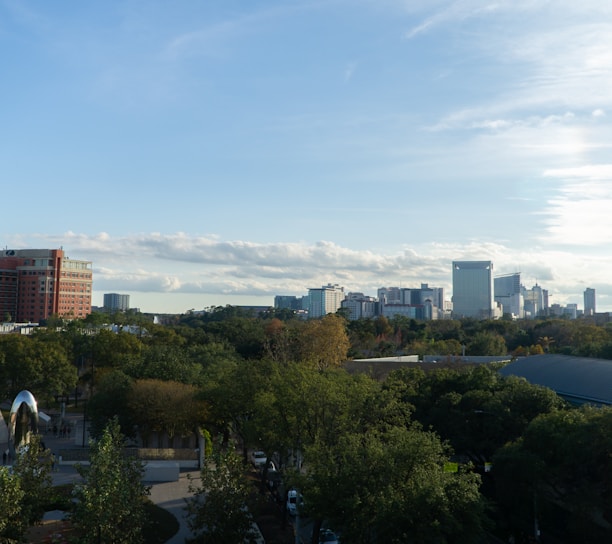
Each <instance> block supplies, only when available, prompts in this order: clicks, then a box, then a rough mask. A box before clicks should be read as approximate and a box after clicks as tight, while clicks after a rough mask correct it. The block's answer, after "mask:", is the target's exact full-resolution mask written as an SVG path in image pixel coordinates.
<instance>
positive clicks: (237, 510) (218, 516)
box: [186, 447, 252, 544]
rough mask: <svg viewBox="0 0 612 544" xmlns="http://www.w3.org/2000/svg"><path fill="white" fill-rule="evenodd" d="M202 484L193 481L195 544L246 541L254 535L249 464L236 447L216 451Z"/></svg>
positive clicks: (190, 507)
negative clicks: (246, 465)
mask: <svg viewBox="0 0 612 544" xmlns="http://www.w3.org/2000/svg"><path fill="white" fill-rule="evenodd" d="M200 476H201V484H200V485H195V484H194V482H193V481H192V482H191V485H190V491H191V492H192V493H193V494H194V495H193V497H192V498H190V499H188V500H187V506H186V510H187V513H188V518H187V522H188V524H189V527H190V529H191V531H192V532H193V534H194V537H193V538H191V539H189V540H188V542H192V543H198V542H202V543H209V542H210V543H211V544H212V543H215V544H216V543H218V542H228V543H229V542H236V543H238V542H246V539H247V538H249V536H252V533H251V522H252V516H251V514H250V512H249V509H248V497H249V492H250V490H251V488H250V485H249V483H248V480H247V475H246V472H245V465H244V463H243V462H242V460H241V458H240V457H239V456H238V455H237V454H236V452H235V450H234V448H233V447H230V448H229V449H227V450H221V449H215V451H214V453H213V455H212V456H211V457H208V458H206V459H205V461H204V465H203V466H202V469H201V471H200Z"/></svg>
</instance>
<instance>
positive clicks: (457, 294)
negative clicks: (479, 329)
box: [453, 261, 496, 319]
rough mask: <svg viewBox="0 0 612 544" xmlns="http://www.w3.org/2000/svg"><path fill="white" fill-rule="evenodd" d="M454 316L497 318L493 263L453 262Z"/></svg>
mask: <svg viewBox="0 0 612 544" xmlns="http://www.w3.org/2000/svg"><path fill="white" fill-rule="evenodd" d="M453 316H454V317H455V318H461V317H474V318H476V319H491V318H493V317H496V315H495V303H494V300H493V263H492V262H491V261H453Z"/></svg>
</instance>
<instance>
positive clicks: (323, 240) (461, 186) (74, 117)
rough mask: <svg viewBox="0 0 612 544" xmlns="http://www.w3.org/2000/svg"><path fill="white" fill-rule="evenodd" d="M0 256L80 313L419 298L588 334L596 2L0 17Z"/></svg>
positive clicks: (608, 199) (597, 264)
mask: <svg viewBox="0 0 612 544" xmlns="http://www.w3.org/2000/svg"><path fill="white" fill-rule="evenodd" d="M0 69H1V72H0V180H1V187H2V191H1V193H0V194H1V197H0V203H1V208H0V209H1V212H0V244H1V245H2V246H3V247H4V248H8V249H27V248H50V249H52V248H59V247H62V248H64V250H65V251H66V253H67V255H68V257H70V258H72V259H80V260H88V261H91V262H92V267H93V273H94V294H93V304H94V305H102V303H103V294H104V293H122V294H129V295H130V305H131V306H132V307H136V308H140V309H141V310H142V311H144V312H153V313H155V312H159V313H162V312H168V313H183V312H186V311H188V310H190V309H196V310H199V309H203V308H206V307H209V306H216V305H226V304H231V305H240V304H247V305H250V304H257V305H272V304H273V301H274V296H275V295H296V296H302V295H305V294H307V292H308V289H309V288H313V287H320V286H321V285H326V284H328V283H333V284H339V285H342V286H343V287H344V288H345V291H347V292H351V291H352V292H362V293H365V294H366V295H371V296H376V292H377V289H378V288H380V287H383V286H386V287H390V286H400V287H419V286H420V284H421V283H428V284H429V285H430V286H433V287H444V289H445V294H446V298H447V299H450V297H451V296H452V265H451V263H452V261H453V260H491V261H493V263H494V272H495V274H506V273H513V272H520V273H521V276H522V283H523V284H524V285H525V286H526V287H527V288H531V287H532V286H533V285H535V284H536V283H537V284H538V285H541V286H542V287H543V288H545V289H548V291H549V293H550V303H551V304H555V303H557V304H561V305H565V304H567V303H576V304H578V306H579V308H582V307H583V292H584V290H585V289H586V288H587V287H590V288H594V289H596V292H597V311H612V274H610V271H611V270H612V251H610V250H611V248H612V212H611V211H610V210H612V149H611V148H612V125H611V123H610V120H611V118H612V93H611V92H610V89H612V3H610V2H604V1H602V0H582V1H581V2H576V1H575V0H555V2H551V1H550V0H495V1H493V0H492V1H487V0H458V1H452V0H282V1H280V0H279V1H272V0H248V1H247V0H208V1H206V2H202V1H201V0H174V1H173V2H167V1H158V0H146V1H145V0H105V1H104V2H74V1H71V2H68V1H65V0H54V1H53V2H47V1H45V0H31V1H22V0H0Z"/></svg>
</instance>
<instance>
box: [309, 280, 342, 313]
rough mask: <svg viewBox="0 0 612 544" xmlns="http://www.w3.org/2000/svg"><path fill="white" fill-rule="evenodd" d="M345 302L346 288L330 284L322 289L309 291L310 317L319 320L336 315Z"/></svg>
mask: <svg viewBox="0 0 612 544" xmlns="http://www.w3.org/2000/svg"><path fill="white" fill-rule="evenodd" d="M343 300H344V287H340V286H339V285H336V284H334V285H332V284H331V283H328V284H327V285H323V286H322V287H321V288H320V289H308V317H309V318H317V317H323V316H324V315H327V314H333V313H336V311H337V310H338V309H339V308H340V306H341V305H342V301H343Z"/></svg>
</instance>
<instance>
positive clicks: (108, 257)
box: [9, 185, 612, 311]
mask: <svg viewBox="0 0 612 544" xmlns="http://www.w3.org/2000/svg"><path fill="white" fill-rule="evenodd" d="M566 189H568V191H569V192H568V193H567V197H566V200H563V201H559V202H558V203H556V204H554V206H558V207H559V209H558V210H557V211H556V212H555V214H565V213H569V214H577V213H582V214H583V215H582V216H581V218H577V219H576V220H575V221H574V220H571V219H570V227H571V228H569V229H567V231H565V230H563V229H564V226H563V222H562V221H561V220H560V217H561V215H555V217H551V218H550V225H549V232H548V233H547V236H548V237H549V238H551V237H555V238H556V237H559V238H560V237H566V238H568V240H565V243H568V242H569V243H570V244H571V243H574V242H575V243H580V245H581V248H582V251H581V256H580V258H577V256H576V252H575V250H573V249H572V250H567V251H561V250H559V249H556V248H554V247H552V246H551V249H547V248H548V247H549V246H548V245H547V239H545V238H543V239H542V240H541V241H540V243H538V244H537V245H532V246H529V245H527V246H525V245H524V244H522V243H519V244H518V247H512V246H509V245H507V244H502V243H490V242H489V243H483V242H481V241H477V240H474V241H470V242H468V243H466V244H441V243H423V244H417V245H410V246H406V247H405V248H403V249H402V250H401V251H397V252H392V253H384V252H375V251H357V250H353V249H350V248H347V247H342V246H340V245H338V244H334V243H331V242H326V241H321V242H318V243H316V244H307V243H284V242H277V243H273V244H259V243H255V242H250V241H223V240H218V239H215V238H214V237H212V236H209V237H202V236H192V235H188V234H186V233H176V234H173V235H162V234H159V233H150V234H138V235H133V236H124V237H115V236H111V235H109V234H105V233H101V234H98V235H93V236H89V235H85V234H75V233H66V234H65V235H62V236H59V235H35V236H29V237H27V241H28V244H27V246H26V247H59V246H60V245H63V246H64V249H65V250H66V252H67V253H68V255H69V257H71V258H73V259H84V260H91V261H92V262H93V267H94V291H95V292H96V293H102V292H122V293H126V292H127V293H132V294H136V295H138V294H139V295H138V296H140V298H141V299H147V298H150V299H153V298H155V297H159V296H161V295H162V294H165V296H166V300H171V299H172V297H174V296H176V297H177V300H179V299H180V300H184V298H181V296H180V295H187V294H189V295H192V296H193V297H195V298H194V300H198V301H200V300H201V301H202V302H201V304H202V306H204V305H207V304H208V303H207V302H205V301H206V300H212V299H214V300H216V301H218V300H220V299H219V298H218V297H222V296H228V297H231V296H237V295H240V296H241V297H243V298H242V300H245V297H246V298H248V297H255V298H257V297H259V299H260V303H262V304H266V303H267V304H272V302H273V297H274V295H276V294H294V295H297V296H301V295H304V294H306V293H307V291H308V288H310V287H318V286H320V285H324V284H327V283H339V284H341V285H343V286H344V287H345V290H346V291H361V292H364V293H366V294H369V295H376V290H377V289H378V288H379V287H383V286H391V285H401V286H404V287H409V286H415V287H418V286H420V284H421V283H428V284H429V285H431V286H436V287H444V289H445V290H446V294H447V298H448V297H450V295H451V289H452V285H451V262H452V261H453V260H492V261H493V263H494V265H495V273H496V274H503V273H510V272H517V271H520V272H521V273H522V277H523V283H524V284H525V285H526V286H528V287H530V286H531V285H532V284H534V283H535V282H536V281H537V282H538V283H539V284H540V285H542V286H543V287H544V288H547V289H549V290H550V291H551V292H554V293H556V297H557V298H556V299H555V301H562V300H567V301H571V300H570V298H571V296H573V295H572V294H575V293H581V292H582V290H584V287H585V286H587V285H586V284H591V286H594V285H596V286H599V289H600V292H601V293H602V295H603V294H604V293H606V292H609V294H610V295H611V297H610V299H611V301H612V286H610V285H609V283H610V282H609V280H608V278H607V277H606V276H607V274H605V273H604V272H603V271H605V270H609V269H610V267H612V256H601V255H597V254H593V255H590V254H588V252H586V250H585V248H586V246H587V244H585V243H584V242H585V241H584V240H581V239H579V238H580V236H585V237H589V236H590V237H593V236H598V234H597V232H599V231H601V236H599V243H601V242H602V240H603V239H606V240H607V242H608V243H609V241H610V238H612V235H608V234H607V232H612V229H607V230H606V229H601V228H597V225H596V222H597V220H600V219H602V218H603V215H604V213H605V209H606V207H608V209H609V206H610V205H611V204H612V195H610V192H608V193H607V194H608V196H609V198H608V199H607V200H606V201H604V203H603V204H598V202H599V201H598V200H593V199H594V198H595V197H596V195H597V194H600V192H601V191H602V188H601V187H600V186H597V185H593V186H592V187H591V190H590V191H589V195H590V197H591V199H590V200H589V202H591V203H593V202H595V203H596V205H595V208H594V211H593V209H592V208H588V207H587V205H586V204H585V202H586V200H585V201H580V202H579V203H578V204H576V207H575V208H574V207H573V204H572V203H574V202H575V196H574V193H572V192H571V191H573V189H572V188H571V187H566ZM598 191H599V192H598ZM601 194H603V193H601ZM585 210H590V217H589V214H588V213H584V212H585ZM555 218H556V219H555ZM593 218H594V219H593ZM581 222H583V223H585V225H586V228H585V229H579V225H580V223H581ZM608 223H609V221H608ZM589 229H590V230H589ZM574 231H575V232H578V233H579V234H573V232H574ZM20 240H21V241H22V242H24V241H26V240H25V239H24V238H21V239H20ZM9 241H10V242H11V243H12V242H13V240H9ZM587 241H588V240H587ZM13 247H17V246H13ZM606 290H607V291H606ZM211 297H212V298H211ZM215 297H216V298H215ZM265 301H267V302H265ZM573 301H574V302H578V303H580V300H573ZM226 303H228V304H229V303H231V302H230V301H226ZM236 303H237V304H242V303H244V302H236ZM194 304H195V302H194ZM167 305H168V306H171V303H167ZM140 306H142V307H143V309H144V311H159V310H152V309H147V306H146V305H145V304H143V303H140ZM191 306H193V304H191ZM177 311H178V310H177Z"/></svg>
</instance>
